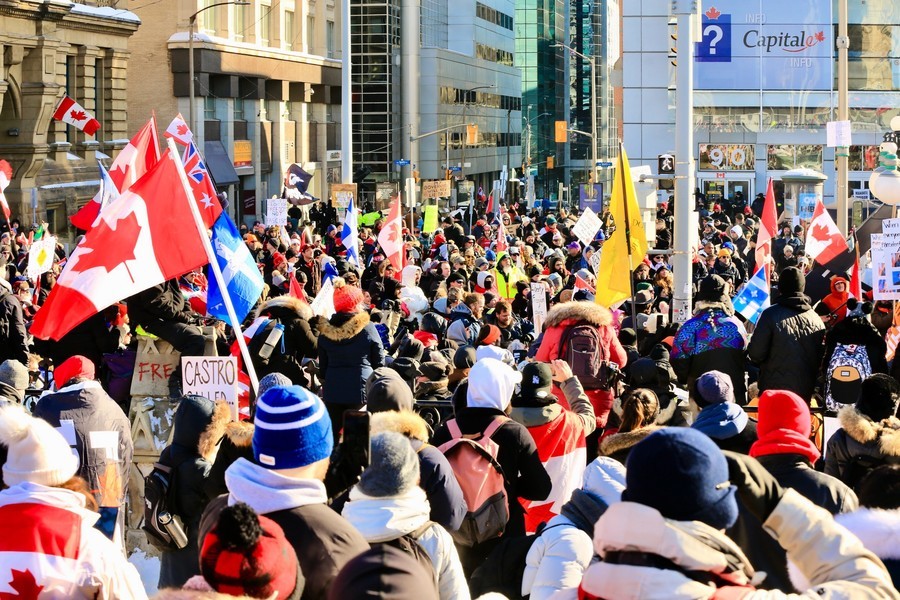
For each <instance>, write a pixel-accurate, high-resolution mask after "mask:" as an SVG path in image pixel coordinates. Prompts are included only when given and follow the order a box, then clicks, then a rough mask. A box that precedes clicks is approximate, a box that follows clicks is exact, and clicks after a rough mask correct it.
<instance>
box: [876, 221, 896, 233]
mask: <svg viewBox="0 0 900 600" xmlns="http://www.w3.org/2000/svg"><path fill="white" fill-rule="evenodd" d="M881 231H882V232H883V233H900V219H885V220H884V221H882V222H881Z"/></svg>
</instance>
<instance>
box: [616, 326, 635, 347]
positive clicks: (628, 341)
mask: <svg viewBox="0 0 900 600" xmlns="http://www.w3.org/2000/svg"><path fill="white" fill-rule="evenodd" d="M619 343H620V344H622V345H623V346H636V345H637V333H635V331H634V329H632V328H631V327H623V328H622V329H620V330H619Z"/></svg>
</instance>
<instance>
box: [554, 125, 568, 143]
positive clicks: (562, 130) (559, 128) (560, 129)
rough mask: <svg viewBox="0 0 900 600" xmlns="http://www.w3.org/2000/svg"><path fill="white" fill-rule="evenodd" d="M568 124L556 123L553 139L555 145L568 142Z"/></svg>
mask: <svg viewBox="0 0 900 600" xmlns="http://www.w3.org/2000/svg"><path fill="white" fill-rule="evenodd" d="M567 125H568V123H566V122H565V121H557V122H556V125H555V126H556V129H555V131H554V136H553V139H554V140H555V141H556V143H557V144H565V143H566V141H568V137H569V132H568V129H569V128H568V126H567Z"/></svg>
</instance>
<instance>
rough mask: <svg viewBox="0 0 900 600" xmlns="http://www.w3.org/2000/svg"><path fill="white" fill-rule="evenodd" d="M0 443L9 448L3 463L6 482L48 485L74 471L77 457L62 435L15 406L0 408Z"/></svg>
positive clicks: (72, 474)
mask: <svg viewBox="0 0 900 600" xmlns="http://www.w3.org/2000/svg"><path fill="white" fill-rule="evenodd" d="M0 444H3V445H4V446H6V447H7V448H8V449H9V453H8V455H7V458H6V464H4V465H3V482H4V483H5V484H6V485H9V486H12V485H16V484H18V483H22V482H26V481H27V482H30V483H37V484H39V485H46V486H48V487H52V486H56V485H61V484H63V483H65V482H67V481H68V480H69V479H71V478H72V477H73V476H74V475H75V474H76V473H77V472H78V458H77V457H76V456H75V455H74V454H73V453H72V449H71V448H70V447H69V444H68V443H66V440H65V438H63V436H62V434H60V433H59V432H58V431H56V429H54V428H53V426H52V425H50V424H49V423H48V422H47V421H44V420H43V419H36V418H34V417H32V416H31V415H29V414H28V413H26V412H25V410H24V409H22V408H21V407H19V406H6V407H3V408H0Z"/></svg>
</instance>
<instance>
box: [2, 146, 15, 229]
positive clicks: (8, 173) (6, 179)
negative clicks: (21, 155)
mask: <svg viewBox="0 0 900 600" xmlns="http://www.w3.org/2000/svg"><path fill="white" fill-rule="evenodd" d="M12 178H13V169H12V165H11V164H9V161H6V160H0V208H2V209H3V216H5V217H6V221H7V222H9V217H10V215H11V214H12V213H11V212H10V210H9V202H7V201H6V193H5V192H6V188H7V187H9V184H10V183H11V182H12Z"/></svg>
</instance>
